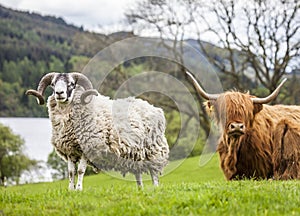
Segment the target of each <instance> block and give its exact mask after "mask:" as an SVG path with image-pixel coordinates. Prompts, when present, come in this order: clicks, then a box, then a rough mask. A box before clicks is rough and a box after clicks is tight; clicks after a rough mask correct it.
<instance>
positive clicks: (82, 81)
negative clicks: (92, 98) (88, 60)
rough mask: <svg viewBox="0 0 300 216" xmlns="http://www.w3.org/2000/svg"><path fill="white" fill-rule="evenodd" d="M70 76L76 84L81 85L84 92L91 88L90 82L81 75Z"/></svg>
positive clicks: (73, 73) (75, 73)
mask: <svg viewBox="0 0 300 216" xmlns="http://www.w3.org/2000/svg"><path fill="white" fill-rule="evenodd" d="M71 75H72V77H73V79H74V80H75V81H76V83H77V84H78V85H81V86H82V87H83V88H84V89H85V90H88V89H92V88H93V85H92V83H91V81H90V80H89V79H88V78H87V77H86V76H85V75H83V74H82V73H78V72H72V73H71Z"/></svg>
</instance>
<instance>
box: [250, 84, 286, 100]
mask: <svg viewBox="0 0 300 216" xmlns="http://www.w3.org/2000/svg"><path fill="white" fill-rule="evenodd" d="M286 80H287V78H284V79H283V80H282V81H281V83H280V84H279V85H278V86H277V88H276V89H275V90H274V91H273V92H272V93H271V94H270V95H269V96H267V97H264V98H252V101H253V103H255V104H266V103H269V102H271V101H272V100H274V99H275V98H276V97H277V95H278V94H279V91H280V89H281V87H282V86H283V84H284V83H285V81H286Z"/></svg>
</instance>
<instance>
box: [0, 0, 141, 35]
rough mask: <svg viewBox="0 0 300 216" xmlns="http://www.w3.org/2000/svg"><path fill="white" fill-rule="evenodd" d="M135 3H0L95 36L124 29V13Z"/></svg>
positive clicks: (43, 0) (100, 0) (36, 0)
mask: <svg viewBox="0 0 300 216" xmlns="http://www.w3.org/2000/svg"><path fill="white" fill-rule="evenodd" d="M136 1H138V0H0V4H1V5H2V6H4V7H8V8H11V9H18V10H22V11H30V12H36V13H39V14H41V15H51V16H56V17H62V18H63V19H64V20H65V21H66V22H67V23H68V24H73V25H76V26H79V27H80V26H83V27H84V29H85V30H90V31H95V32H103V31H104V32H108V33H111V32H115V31H119V30H127V29H124V27H123V26H124V25H122V23H123V24H124V21H125V16H124V11H125V10H126V8H128V7H130V5H132V4H134V2H136Z"/></svg>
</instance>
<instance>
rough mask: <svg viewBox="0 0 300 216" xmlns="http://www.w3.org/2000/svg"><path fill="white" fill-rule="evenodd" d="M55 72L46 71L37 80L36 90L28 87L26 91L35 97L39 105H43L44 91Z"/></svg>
mask: <svg viewBox="0 0 300 216" xmlns="http://www.w3.org/2000/svg"><path fill="white" fill-rule="evenodd" d="M55 74H57V73H56V72H52V73H48V74H46V75H45V76H43V77H42V79H41V81H40V82H39V85H38V88H37V90H34V89H29V90H27V91H26V93H25V94H26V95H33V96H35V97H37V101H38V104H39V105H43V104H44V103H45V99H44V92H45V89H46V88H47V86H48V85H50V84H51V81H52V79H53V77H54V75H55Z"/></svg>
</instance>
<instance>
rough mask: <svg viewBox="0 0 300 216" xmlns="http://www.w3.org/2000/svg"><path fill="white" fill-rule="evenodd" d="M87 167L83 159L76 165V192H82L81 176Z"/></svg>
mask: <svg viewBox="0 0 300 216" xmlns="http://www.w3.org/2000/svg"><path fill="white" fill-rule="evenodd" d="M86 166H87V161H86V159H85V158H81V159H80V161H79V164H78V170H77V173H78V180H77V185H76V190H82V187H83V176H84V173H85V170H86Z"/></svg>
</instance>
